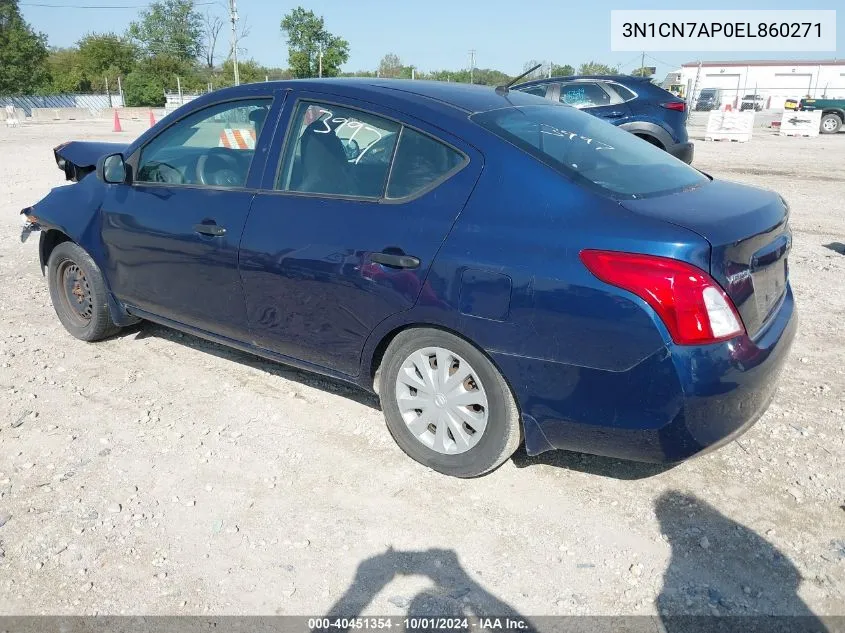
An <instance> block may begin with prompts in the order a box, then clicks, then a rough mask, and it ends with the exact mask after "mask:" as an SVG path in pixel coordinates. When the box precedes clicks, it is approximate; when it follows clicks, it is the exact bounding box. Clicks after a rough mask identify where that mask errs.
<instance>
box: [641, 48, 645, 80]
mask: <svg viewBox="0 0 845 633" xmlns="http://www.w3.org/2000/svg"><path fill="white" fill-rule="evenodd" d="M643 68H645V51H643V56H642V57H641V58H640V77H642V76H643V72H644V71H643Z"/></svg>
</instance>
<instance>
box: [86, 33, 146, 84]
mask: <svg viewBox="0 0 845 633" xmlns="http://www.w3.org/2000/svg"><path fill="white" fill-rule="evenodd" d="M77 47H78V50H79V60H80V66H81V69H82V72H83V75H84V77H85V79H86V80H87V81H88V83H89V84H90V89H91V90H93V91H95V92H105V89H106V83H107V82H108V87H109V89H110V90H116V89H117V78H118V77H124V78H125V77H126V76H127V75H129V73H131V72H132V70H133V69H134V68H135V62H136V59H137V57H138V49H137V48H136V47H135V45H134V44H132V42H130V41H129V40H127V39H125V38H123V37H120V36H119V35H115V34H114V33H99V34H97V33H91V34H88V35H86V36H85V37H83V38H82V39H81V40H79V42H78V43H77Z"/></svg>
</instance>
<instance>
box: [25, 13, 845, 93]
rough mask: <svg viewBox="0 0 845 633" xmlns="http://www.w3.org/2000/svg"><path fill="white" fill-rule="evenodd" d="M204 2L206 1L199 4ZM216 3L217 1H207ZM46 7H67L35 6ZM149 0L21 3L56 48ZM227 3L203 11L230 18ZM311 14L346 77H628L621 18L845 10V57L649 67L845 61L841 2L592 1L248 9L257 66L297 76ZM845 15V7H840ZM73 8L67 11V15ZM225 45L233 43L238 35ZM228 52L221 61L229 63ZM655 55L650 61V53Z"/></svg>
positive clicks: (124, 18) (667, 58) (124, 20)
mask: <svg viewBox="0 0 845 633" xmlns="http://www.w3.org/2000/svg"><path fill="white" fill-rule="evenodd" d="M197 1H198V2H201V1H203V0H197ZM206 1H207V0H206ZM36 3H42V4H50V5H59V6H58V7H56V6H51V7H39V6H32V5H33V4H36ZM145 3H146V0H21V11H22V12H23V14H24V16H25V17H26V19H27V20H28V21H29V22H30V23H31V24H32V25H33V26H34V28H35V29H36V30H39V31H42V32H43V33H46V34H47V36H48V38H49V41H50V44H51V45H55V46H68V45H71V44H73V43H74V42H75V41H76V40H78V39H79V38H80V37H81V36H83V35H85V34H86V33H87V32H90V31H98V32H99V31H115V32H123V31H124V30H125V28H126V26H127V25H128V23H129V22H130V21H131V20H132V19H134V18H135V17H136V15H137V13H138V11H139V8H138V7H139V6H142V5H144V4H145ZM224 4H225V3H223V2H222V0H216V4H212V5H209V6H202V7H199V9H200V10H201V11H205V10H207V9H212V10H214V11H216V12H219V13H220V14H221V15H222V14H225V9H224ZM298 4H301V5H302V6H304V7H305V8H307V9H311V10H313V11H314V12H316V13H318V14H320V15H322V16H323V17H324V18H325V20H326V26H327V28H328V29H329V31H331V32H332V33H334V34H336V35H340V36H342V37H344V38H346V39H347V40H348V41H349V44H350V49H351V55H350V58H349V63H348V64H347V65H346V67H345V69H346V70H359V69H375V68H376V67H377V66H378V62H379V60H380V59H381V57H382V56H383V55H384V54H385V53H388V52H393V53H396V54H397V55H399V57H400V58H401V59H402V61H403V62H404V63H406V64H414V65H415V66H417V67H418V68H420V69H423V70H435V69H441V68H461V67H467V66H468V65H469V50H470V49H475V51H476V53H475V57H476V67H482V68H485V67H486V68H497V69H500V70H503V71H505V72H507V73H511V74H518V73H519V72H521V70H522V67H523V64H524V63H525V62H526V61H528V60H530V59H538V60H551V61H553V62H555V63H559V64H567V63H568V64H571V65H573V66H576V67H577V65H578V64H579V63H581V62H584V61H589V60H591V59H593V60H596V61H601V62H604V63H608V64H620V65H622V70H623V71H629V70H632V69H634V68H636V67H638V66H639V61H640V56H639V55H638V54H636V53H630V52H625V53H618V52H617V53H614V52H611V51H610V35H609V29H610V10H611V9H679V8H685V9H693V8H701V9H705V8H706V9H798V8H800V9H836V8H839V9H840V10H839V11H838V12H837V28H836V30H837V52H836V53H835V54H834V53H790V54H789V55H778V54H777V53H736V54H730V53H694V52H684V53H672V52H654V53H653V54H652V55H651V57H650V58H647V64H646V65H653V66H657V67H658V77H659V78H660V79H662V78H663V77H664V76H665V74H666V72H668V71H670V70H672V69H674V68H675V67H677V66H678V65H680V64H681V63H683V62H686V61H692V60H695V59H698V58H702V59H712V60H729V59H748V58H755V59H778V58H786V59H819V58H831V57H837V58H845V45H843V40H844V39H845V8H843V6H845V5H841V4H840V2H838V1H834V0H829V1H817V2H812V1H804V2H800V3H795V2H794V1H790V0H767V1H763V2H758V1H753V0H746V1H745V2H742V3H740V2H737V0H709V1H708V2H703V1H702V2H699V3H694V4H693V3H690V4H688V5H684V6H679V5H678V2H677V0H675V1H665V2H659V1H654V0H641V1H639V2H636V3H633V2H624V1H618V2H615V3H605V2H588V1H587V2H585V1H583V0H569V1H567V0H518V1H516V2H515V1H514V0H393V1H388V0H354V1H352V0H295V1H294V2H279V1H278V0H238V11H239V13H240V15H241V17H242V18H245V19H246V21H247V23H248V24H249V25H250V27H251V32H250V35H249V37H248V38H247V39H246V40H244V41H243V42H242V46H243V47H245V48H246V49H247V56H248V57H253V58H255V59H257V60H258V61H259V62H261V63H262V64H264V65H267V66H281V67H286V66H287V48H286V44H285V41H284V38H283V36H282V34H281V32H280V30H279V22H280V21H281V18H282V15H283V14H284V13H286V12H287V11H289V10H290V9H291V8H293V7H295V6H297V5H298ZM78 5H109V6H120V7H126V8H120V9H87V10H86V9H78V8H71V7H73V6H78ZM837 5H839V6H837ZM65 7H67V8H65ZM225 41H228V31H227V32H226V37H225ZM225 48H226V44H225V42H224V43H223V44H222V45H221V46H220V54H224V53H225ZM646 53H648V51H646Z"/></svg>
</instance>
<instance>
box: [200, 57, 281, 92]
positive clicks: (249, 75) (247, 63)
mask: <svg viewBox="0 0 845 633" xmlns="http://www.w3.org/2000/svg"><path fill="white" fill-rule="evenodd" d="M215 74H216V80H215V81H214V86H215V88H218V87H219V88H223V87H224V86H233V85H234V84H235V63H234V62H233V61H232V59H231V58H230V59H227V60H226V61H225V62H223V66H221V68H220V70H219V72H217V73H215ZM269 75H270V70H269V69H267V68H265V67H264V66H262V65H261V64H259V63H258V62H257V61H255V60H254V59H239V60H238V77H239V78H240V80H241V83H242V84H254V83H258V82H260V81H264V78H265V77H268V78H269Z"/></svg>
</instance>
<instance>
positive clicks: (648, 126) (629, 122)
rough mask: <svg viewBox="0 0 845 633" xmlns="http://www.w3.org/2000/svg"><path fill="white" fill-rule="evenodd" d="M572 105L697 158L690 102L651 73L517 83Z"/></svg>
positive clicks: (685, 156)
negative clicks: (689, 132) (690, 126)
mask: <svg viewBox="0 0 845 633" xmlns="http://www.w3.org/2000/svg"><path fill="white" fill-rule="evenodd" d="M513 90H520V91H522V92H527V93H528V94H533V95H537V96H539V97H544V98H546V99H549V100H551V101H556V102H560V103H564V104H566V105H570V106H573V107H575V108H578V109H579V110H583V111H584V112H588V113H589V114H592V115H593V116H596V117H599V118H600V119H604V120H606V121H608V122H609V123H613V124H614V125H616V126H618V127H620V128H622V129H623V130H626V131H628V132H630V133H631V134H633V135H635V136H638V137H640V138H641V139H643V140H646V141H648V142H649V143H651V144H652V145H655V146H656V147H659V148H660V149H662V150H665V151H667V152H669V153H670V154H672V156H674V157H676V158H679V159H681V160H682V161H684V162H685V163H688V164H689V163H692V159H693V149H694V148H693V144H692V143H691V142H690V140H689V136H688V135H687V126H686V124H687V115H688V112H687V104H686V101H684V100H683V99H681V98H679V97H676V96H675V95H673V94H672V93H671V92H669V91H668V90H664V89H663V88H661V87H660V86H658V85H656V84H653V83H652V82H651V81H650V80H649V79H648V78H641V77H630V76H627V75H610V76H608V75H593V76H576V77H554V78H550V79H537V80H534V81H528V82H525V83H522V84H519V85H517V86H514V87H513Z"/></svg>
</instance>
